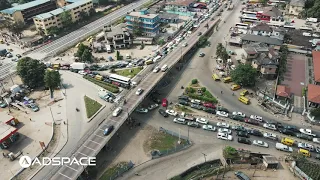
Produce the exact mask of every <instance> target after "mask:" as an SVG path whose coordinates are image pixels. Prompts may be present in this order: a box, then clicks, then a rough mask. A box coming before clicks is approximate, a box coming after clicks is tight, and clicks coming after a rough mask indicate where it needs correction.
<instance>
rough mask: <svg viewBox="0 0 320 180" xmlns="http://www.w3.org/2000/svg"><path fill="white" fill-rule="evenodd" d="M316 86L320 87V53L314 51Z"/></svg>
mask: <svg viewBox="0 0 320 180" xmlns="http://www.w3.org/2000/svg"><path fill="white" fill-rule="evenodd" d="M312 59H313V77H314V84H316V85H320V51H312Z"/></svg>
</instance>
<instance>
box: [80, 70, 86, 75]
mask: <svg viewBox="0 0 320 180" xmlns="http://www.w3.org/2000/svg"><path fill="white" fill-rule="evenodd" d="M78 73H79V74H81V75H87V72H85V71H79V72H78Z"/></svg>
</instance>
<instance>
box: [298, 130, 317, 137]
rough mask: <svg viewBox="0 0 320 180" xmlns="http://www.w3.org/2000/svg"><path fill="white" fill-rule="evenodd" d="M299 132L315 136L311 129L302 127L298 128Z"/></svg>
mask: <svg viewBox="0 0 320 180" xmlns="http://www.w3.org/2000/svg"><path fill="white" fill-rule="evenodd" d="M300 132H301V133H303V134H306V135H308V136H313V137H316V136H317V135H316V134H313V133H312V130H311V129H303V128H301V129H300Z"/></svg>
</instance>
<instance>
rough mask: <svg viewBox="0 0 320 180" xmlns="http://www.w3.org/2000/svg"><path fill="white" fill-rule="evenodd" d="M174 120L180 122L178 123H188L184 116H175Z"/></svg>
mask: <svg viewBox="0 0 320 180" xmlns="http://www.w3.org/2000/svg"><path fill="white" fill-rule="evenodd" d="M173 122H175V123H178V124H187V121H186V120H185V119H183V118H174V119H173Z"/></svg>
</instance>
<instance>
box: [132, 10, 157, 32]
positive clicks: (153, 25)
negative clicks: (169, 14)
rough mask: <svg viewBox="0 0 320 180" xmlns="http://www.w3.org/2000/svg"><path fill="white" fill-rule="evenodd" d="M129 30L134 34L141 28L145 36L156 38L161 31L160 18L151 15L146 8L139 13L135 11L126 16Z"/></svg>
mask: <svg viewBox="0 0 320 180" xmlns="http://www.w3.org/2000/svg"><path fill="white" fill-rule="evenodd" d="M126 24H127V30H128V31H130V32H133V31H134V29H135V28H139V29H140V31H141V32H142V35H143V36H152V37H154V36H156V35H157V34H158V33H159V30H160V17H159V15H158V14H150V13H149V12H148V10H147V9H146V8H144V9H142V10H140V11H139V12H136V11H133V12H130V13H128V14H127V15H126Z"/></svg>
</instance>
